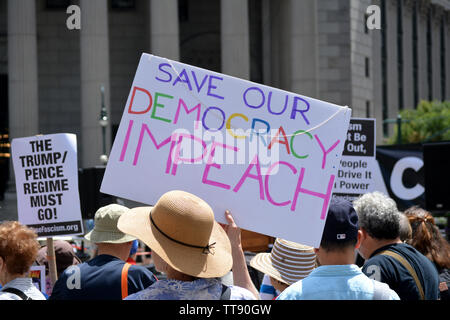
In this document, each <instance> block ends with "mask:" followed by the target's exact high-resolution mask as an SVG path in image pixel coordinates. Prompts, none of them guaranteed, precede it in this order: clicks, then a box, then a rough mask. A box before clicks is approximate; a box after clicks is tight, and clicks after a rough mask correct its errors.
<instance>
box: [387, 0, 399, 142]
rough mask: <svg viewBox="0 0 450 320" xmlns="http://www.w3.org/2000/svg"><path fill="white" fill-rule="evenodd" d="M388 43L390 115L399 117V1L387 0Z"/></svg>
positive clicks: (391, 117)
mask: <svg viewBox="0 0 450 320" xmlns="http://www.w3.org/2000/svg"><path fill="white" fill-rule="evenodd" d="M386 2H387V4H386V24H387V25H386V29H387V30H386V31H387V32H386V38H387V39H386V40H387V41H386V45H387V70H388V72H387V78H388V79H387V81H388V85H387V91H388V92H387V96H388V117H389V118H390V119H394V118H397V114H398V111H399V109H398V60H397V53H398V50H397V1H395V0H387V1H386ZM388 128H389V129H388V132H389V135H391V134H392V133H393V132H394V131H393V128H394V126H393V125H392V124H391V125H389V127H388Z"/></svg>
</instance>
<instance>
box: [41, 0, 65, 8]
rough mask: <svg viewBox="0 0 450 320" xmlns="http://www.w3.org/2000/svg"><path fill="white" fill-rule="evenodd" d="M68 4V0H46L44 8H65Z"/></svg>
mask: <svg viewBox="0 0 450 320" xmlns="http://www.w3.org/2000/svg"><path fill="white" fill-rule="evenodd" d="M68 6H70V0H46V1H45V8H46V9H49V10H66V9H67V7H68Z"/></svg>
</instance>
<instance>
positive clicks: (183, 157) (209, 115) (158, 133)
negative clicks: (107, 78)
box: [100, 54, 351, 246]
mask: <svg viewBox="0 0 450 320" xmlns="http://www.w3.org/2000/svg"><path fill="white" fill-rule="evenodd" d="M350 115H351V110H350V109H349V108H348V107H341V106H338V105H334V104H330V103H327V102H324V101H320V100H316V99H312V98H309V97H305V96H302V95H299V94H295V93H291V92H287V91H283V90H280V89H276V88H271V87H268V86H264V85H261V84H256V83H252V82H250V81H246V80H242V79H237V78H234V77H231V76H227V75H224V74H220V73H216V72H212V71H208V70H205V69H200V68H197V67H193V66H189V65H186V64H182V63H178V62H175V61H171V60H168V59H165V58H160V57H156V56H152V55H148V54H143V55H142V56H141V59H140V62H139V66H138V69H137V72H136V75H135V78H134V81H133V83H132V86H131V90H130V93H129V96H128V99H127V102H126V105H125V109H124V113H123V116H122V119H121V122H120V126H119V129H118V132H117V135H116V138H115V141H114V144H113V147H112V150H111V155H110V158H109V161H108V165H107V167H106V171H105V175H104V177H103V181H102V186H101V189H100V190H101V192H103V193H107V194H112V195H115V196H119V197H123V198H128V199H131V200H134V201H138V202H143V203H147V204H150V205H152V204H155V203H156V201H157V200H158V199H159V197H160V196H161V195H162V194H163V193H165V192H167V191H170V190H185V191H188V192H191V193H193V194H195V195H197V196H198V197H200V198H202V199H204V200H205V201H206V202H207V203H208V204H209V205H210V206H211V207H212V208H213V210H214V212H215V217H216V220H218V221H219V222H224V223H225V217H224V212H225V210H226V209H229V210H230V211H231V212H232V214H233V217H234V218H235V220H236V223H237V224H238V225H239V226H240V227H241V228H243V229H247V230H251V231H255V232H259V233H263V234H266V235H270V236H273V237H281V238H285V239H287V240H291V241H295V242H300V243H304V244H309V245H316V246H317V245H318V244H319V243H320V239H321V236H322V230H323V226H324V222H325V218H326V215H327V211H328V206H329V200H330V198H331V192H332V187H333V184H334V179H335V175H336V172H337V169H338V166H339V160H340V158H341V155H342V150H343V147H344V141H345V135H346V132H347V128H348V123H349V119H350Z"/></svg>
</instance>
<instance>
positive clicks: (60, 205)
mask: <svg viewBox="0 0 450 320" xmlns="http://www.w3.org/2000/svg"><path fill="white" fill-rule="evenodd" d="M11 151H12V161H13V166H14V173H15V177H16V190H17V209H18V220H19V222H20V223H22V224H25V225H27V226H28V227H30V228H33V229H34V230H35V231H36V233H37V234H38V236H40V237H49V236H56V235H76V234H82V233H83V227H82V225H83V224H82V218H81V210H80V197H79V193H78V168H77V139H76V135H74V134H68V133H60V134H50V135H40V136H33V137H26V138H16V139H13V140H12V143H11Z"/></svg>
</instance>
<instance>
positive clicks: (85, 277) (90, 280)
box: [50, 254, 157, 300]
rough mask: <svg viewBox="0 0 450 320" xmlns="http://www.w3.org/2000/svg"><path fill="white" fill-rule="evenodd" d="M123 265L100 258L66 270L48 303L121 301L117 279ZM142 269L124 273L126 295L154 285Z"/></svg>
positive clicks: (120, 291)
mask: <svg viewBox="0 0 450 320" xmlns="http://www.w3.org/2000/svg"><path fill="white" fill-rule="evenodd" d="M124 264H125V261H123V260H121V259H119V258H117V257H113V256H110V255H107V254H102V255H99V256H97V257H95V258H94V259H92V260H89V261H88V262H85V263H82V264H78V265H74V266H70V267H69V268H67V269H66V270H64V272H63V273H62V274H61V276H60V277H59V278H58V280H57V281H56V283H55V286H54V287H53V292H52V295H51V296H50V300H122V289H121V278H122V268H123V266H124ZM156 281H157V280H156V278H155V276H154V275H153V273H152V272H151V271H150V270H148V269H147V268H145V267H142V266H136V265H131V266H130V269H129V270H128V294H129V295H130V294H133V293H135V292H138V291H140V290H143V289H145V288H147V287H148V286H150V285H152V284H153V283H154V282H156Z"/></svg>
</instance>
